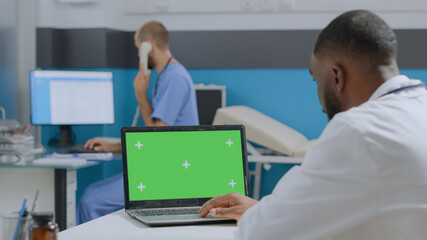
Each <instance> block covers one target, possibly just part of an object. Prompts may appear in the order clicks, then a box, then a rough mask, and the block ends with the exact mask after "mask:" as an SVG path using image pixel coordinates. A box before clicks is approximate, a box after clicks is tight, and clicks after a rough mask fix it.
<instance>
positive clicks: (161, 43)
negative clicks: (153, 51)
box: [137, 21, 169, 50]
mask: <svg viewBox="0 0 427 240" xmlns="http://www.w3.org/2000/svg"><path fill="white" fill-rule="evenodd" d="M137 36H138V39H139V40H141V42H143V41H146V40H151V41H153V42H154V44H156V45H157V47H158V48H160V49H163V50H165V49H168V48H169V33H168V30H166V27H165V26H164V25H163V24H161V23H160V22H157V21H151V22H147V23H146V24H144V25H143V26H142V27H140V28H139V29H138V32H137Z"/></svg>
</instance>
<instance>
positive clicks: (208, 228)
mask: <svg viewBox="0 0 427 240" xmlns="http://www.w3.org/2000/svg"><path fill="white" fill-rule="evenodd" d="M235 230H236V224H205V225H190V226H173V227H147V226H146V225H144V224H143V223H141V222H138V221H137V220H135V219H133V218H131V217H129V216H128V215H127V214H126V213H125V211H124V210H123V209H122V210H119V211H117V212H114V213H111V214H109V215H107V216H104V217H100V218H98V219H95V220H93V221H90V222H87V223H85V224H82V225H79V226H77V227H73V228H71V229H67V230H65V231H62V232H60V233H59V239H60V240H66V239H70V240H75V239H78V240H84V239H90V240H92V239H103V240H104V239H105V240H106V239H114V240H116V239H126V240H130V239H138V240H141V239H185V240H189V239H197V240H203V239H215V240H221V239H234V231H235Z"/></svg>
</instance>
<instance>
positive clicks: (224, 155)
mask: <svg viewBox="0 0 427 240" xmlns="http://www.w3.org/2000/svg"><path fill="white" fill-rule="evenodd" d="M125 136H126V152H127V169H128V183H129V184H128V186H129V201H142V200H159V199H186V198H211V197H215V196H217V195H220V194H227V193H230V192H238V193H241V194H243V195H245V187H244V186H245V184H244V170H243V163H242V161H243V160H242V145H241V144H242V143H241V136H240V131H239V130H221V131H179V132H127V133H126V135H125Z"/></svg>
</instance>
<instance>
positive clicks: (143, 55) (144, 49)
mask: <svg viewBox="0 0 427 240" xmlns="http://www.w3.org/2000/svg"><path fill="white" fill-rule="evenodd" d="M152 48H153V47H152V46H151V44H150V43H149V42H142V43H141V46H140V47H139V62H142V64H143V65H144V76H147V71H148V54H149V53H150V52H151V49H152Z"/></svg>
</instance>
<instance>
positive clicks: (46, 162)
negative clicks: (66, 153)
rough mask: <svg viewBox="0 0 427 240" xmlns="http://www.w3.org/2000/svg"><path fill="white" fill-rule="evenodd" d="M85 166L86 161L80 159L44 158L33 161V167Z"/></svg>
mask: <svg viewBox="0 0 427 240" xmlns="http://www.w3.org/2000/svg"><path fill="white" fill-rule="evenodd" d="M86 164H87V160H86V159H82V158H55V157H45V158H39V159H35V160H34V161H33V165H42V166H73V167H79V166H84V165H86Z"/></svg>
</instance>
